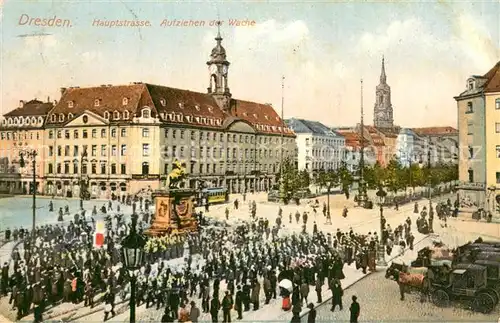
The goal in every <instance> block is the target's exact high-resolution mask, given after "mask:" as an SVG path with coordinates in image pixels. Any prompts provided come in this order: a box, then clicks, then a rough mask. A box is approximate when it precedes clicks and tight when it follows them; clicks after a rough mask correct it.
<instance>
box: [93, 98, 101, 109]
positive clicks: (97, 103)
mask: <svg viewBox="0 0 500 323" xmlns="http://www.w3.org/2000/svg"><path fill="white" fill-rule="evenodd" d="M100 104H101V100H99V99H95V100H94V107H98V106H99V105H100Z"/></svg>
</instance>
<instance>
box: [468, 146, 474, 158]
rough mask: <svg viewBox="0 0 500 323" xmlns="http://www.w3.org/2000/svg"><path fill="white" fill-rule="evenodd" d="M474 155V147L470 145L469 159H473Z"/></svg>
mask: <svg viewBox="0 0 500 323" xmlns="http://www.w3.org/2000/svg"><path fill="white" fill-rule="evenodd" d="M473 157H474V148H473V147H471V146H469V159H472V158H473Z"/></svg>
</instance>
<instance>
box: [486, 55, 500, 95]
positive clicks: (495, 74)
mask: <svg viewBox="0 0 500 323" xmlns="http://www.w3.org/2000/svg"><path fill="white" fill-rule="evenodd" d="M484 78H486V79H487V81H486V84H485V85H484V92H500V61H499V62H498V63H496V64H495V66H493V67H492V68H491V69H490V70H489V71H488V73H486V74H484Z"/></svg>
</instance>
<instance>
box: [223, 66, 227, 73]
mask: <svg viewBox="0 0 500 323" xmlns="http://www.w3.org/2000/svg"><path fill="white" fill-rule="evenodd" d="M222 74H224V75H226V74H227V66H226V65H224V66H223V67H222Z"/></svg>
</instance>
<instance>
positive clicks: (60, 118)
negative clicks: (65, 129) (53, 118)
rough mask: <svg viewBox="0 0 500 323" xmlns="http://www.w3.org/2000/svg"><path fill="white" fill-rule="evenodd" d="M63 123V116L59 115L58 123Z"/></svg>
mask: <svg viewBox="0 0 500 323" xmlns="http://www.w3.org/2000/svg"><path fill="white" fill-rule="evenodd" d="M63 121H64V114H62V113H61V114H59V122H63Z"/></svg>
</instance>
